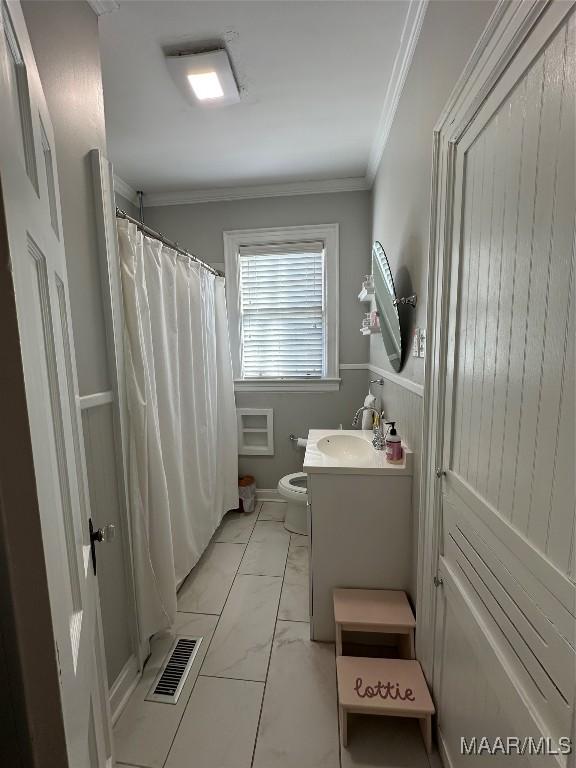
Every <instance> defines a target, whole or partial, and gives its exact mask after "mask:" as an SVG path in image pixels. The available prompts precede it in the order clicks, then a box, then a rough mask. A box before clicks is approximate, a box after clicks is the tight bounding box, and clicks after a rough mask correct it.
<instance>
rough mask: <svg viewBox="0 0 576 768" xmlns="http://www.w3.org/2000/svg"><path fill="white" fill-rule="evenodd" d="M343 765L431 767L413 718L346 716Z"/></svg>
mask: <svg viewBox="0 0 576 768" xmlns="http://www.w3.org/2000/svg"><path fill="white" fill-rule="evenodd" d="M341 754H342V758H341V759H342V768H356V767H358V768H360V766H361V768H430V763H429V761H428V756H427V754H426V750H425V749H424V743H423V742H422V736H421V735H420V728H419V727H418V723H417V721H416V720H409V719H405V718H402V717H370V716H367V715H348V747H342V748H341Z"/></svg>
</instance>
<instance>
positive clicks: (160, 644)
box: [114, 614, 218, 768]
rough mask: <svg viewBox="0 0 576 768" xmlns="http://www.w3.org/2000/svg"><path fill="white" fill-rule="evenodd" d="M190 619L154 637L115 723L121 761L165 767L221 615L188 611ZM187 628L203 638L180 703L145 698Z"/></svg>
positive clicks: (115, 739)
mask: <svg viewBox="0 0 576 768" xmlns="http://www.w3.org/2000/svg"><path fill="white" fill-rule="evenodd" d="M187 619H188V620H187V622H186V623H185V625H184V623H180V624H178V626H177V628H176V630H175V632H164V633H162V634H160V635H156V636H155V637H154V638H153V640H152V647H151V651H152V652H151V656H150V659H149V660H148V663H147V664H146V666H145V668H144V673H143V675H142V678H141V680H140V682H139V683H138V685H137V686H136V689H135V691H134V692H133V694H132V696H131V697H130V700H129V701H128V704H127V705H126V708H125V709H124V711H123V712H122V714H121V715H120V717H119V719H118V721H117V723H116V725H115V726H114V742H115V746H116V759H117V760H118V761H119V762H122V763H127V764H128V765H133V764H135V765H137V766H144V768H162V766H163V765H164V761H165V760H166V756H167V755H168V751H169V750H170V745H171V744H172V740H173V738H174V735H175V733H176V731H177V729H178V725H179V723H180V718H181V717H182V714H183V712H184V710H185V709H186V704H187V702H188V698H189V696H190V692H191V690H192V688H193V686H194V683H195V681H196V678H197V676H198V671H199V669H200V667H201V666H202V662H203V660H204V657H205V656H206V652H207V650H208V646H209V645H210V640H211V639H212V635H213V633H214V629H215V628H216V624H217V622H218V616H204V615H201V614H188V615H187ZM184 626H185V630H184ZM183 631H185V632H186V634H190V635H196V636H197V635H199V636H201V637H203V640H202V643H201V644H200V647H199V649H198V653H197V654H196V658H195V659H194V663H193V665H192V669H191V670H190V674H189V675H188V679H187V681H186V684H185V685H184V689H183V691H182V693H181V694H180V698H179V699H178V702H177V703H176V704H174V705H172V704H158V703H155V702H151V701H144V699H145V697H146V696H147V695H148V691H149V690H150V686H151V685H152V683H153V682H154V678H155V677H156V675H157V674H158V671H159V669H160V667H161V666H162V664H163V662H164V659H165V657H166V654H167V652H168V650H169V649H170V646H171V644H172V642H173V639H174V635H175V634H182V632H183Z"/></svg>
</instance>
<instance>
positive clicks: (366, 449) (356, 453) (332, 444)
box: [316, 434, 374, 463]
mask: <svg viewBox="0 0 576 768" xmlns="http://www.w3.org/2000/svg"><path fill="white" fill-rule="evenodd" d="M316 446H317V448H318V450H319V451H320V452H321V453H323V454H324V455H325V456H330V457H331V458H333V459H337V460H338V461H341V462H344V463H345V462H353V463H357V462H358V463H362V462H365V461H368V460H369V459H370V458H372V456H373V454H374V448H373V447H372V446H371V445H370V443H369V442H368V441H367V440H365V439H364V438H363V437H356V436H355V435H338V434H335V435H327V436H326V437H321V438H320V440H318V442H317V444H316Z"/></svg>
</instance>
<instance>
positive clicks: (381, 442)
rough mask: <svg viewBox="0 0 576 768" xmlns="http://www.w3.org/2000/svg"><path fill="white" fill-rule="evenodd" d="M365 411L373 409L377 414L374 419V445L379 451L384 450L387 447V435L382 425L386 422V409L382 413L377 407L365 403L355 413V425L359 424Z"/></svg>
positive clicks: (353, 422)
mask: <svg viewBox="0 0 576 768" xmlns="http://www.w3.org/2000/svg"><path fill="white" fill-rule="evenodd" d="M364 411H372V413H373V414H374V415H375V416H376V419H375V420H374V428H373V437H372V445H373V446H374V448H375V449H376V450H377V451H383V450H384V449H385V448H386V436H385V434H384V432H383V430H382V425H383V424H384V411H382V412H381V413H380V412H378V411H377V410H376V408H372V406H370V405H363V406H362V407H361V408H358V410H357V411H356V413H355V414H354V418H353V419H352V426H353V427H355V426H356V425H357V424H358V422H359V420H360V414H361V413H364Z"/></svg>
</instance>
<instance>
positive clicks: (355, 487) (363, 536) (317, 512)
mask: <svg viewBox="0 0 576 768" xmlns="http://www.w3.org/2000/svg"><path fill="white" fill-rule="evenodd" d="M346 433H349V434H351V435H354V436H362V437H363V438H364V439H365V440H366V441H368V443H369V442H370V440H371V437H372V434H371V433H370V432H362V431H348V430H346V431H342V432H340V434H341V435H344V434H346ZM334 434H335V433H334V431H331V432H328V431H325V430H311V431H310V433H309V437H308V447H307V451H306V458H305V461H304V471H305V472H306V473H307V474H308V526H309V536H310V635H311V638H312V639H313V640H318V641H322V642H333V641H334V638H335V628H334V612H333V604H332V591H333V589H334V588H335V587H357V588H378V589H402V590H409V587H410V580H411V575H412V558H413V552H412V526H413V521H412V465H413V455H412V453H411V452H410V451H408V450H406V451H405V454H404V461H403V463H402V464H390V463H388V462H386V459H385V456H384V452H383V451H373V453H374V454H376V455H375V456H372V455H369V454H368V455H367V458H368V460H366V456H364V455H363V456H362V457H361V458H360V459H358V460H356V461H354V460H353V459H352V460H351V459H350V456H342V457H336V458H335V457H333V456H332V457H328V459H327V458H326V456H325V455H324V454H322V453H321V452H320V451H319V450H318V448H317V444H318V441H319V440H320V439H321V438H322V437H325V436H326V435H334Z"/></svg>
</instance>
